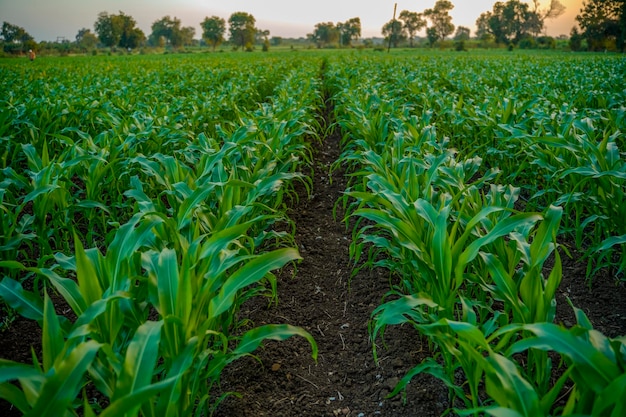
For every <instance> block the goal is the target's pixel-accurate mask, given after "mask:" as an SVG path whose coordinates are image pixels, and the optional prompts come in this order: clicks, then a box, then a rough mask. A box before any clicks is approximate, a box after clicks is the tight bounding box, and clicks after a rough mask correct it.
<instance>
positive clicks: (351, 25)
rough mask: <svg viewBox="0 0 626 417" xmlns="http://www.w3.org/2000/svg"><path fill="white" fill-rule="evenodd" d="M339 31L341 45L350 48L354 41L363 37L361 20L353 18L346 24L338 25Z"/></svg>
mask: <svg viewBox="0 0 626 417" xmlns="http://www.w3.org/2000/svg"><path fill="white" fill-rule="evenodd" d="M337 30H338V31H339V41H340V43H341V45H345V46H350V45H351V44H352V41H353V40H357V39H359V38H360V37H361V19H360V18H358V17H353V18H352V19H350V20H348V21H346V22H344V23H337Z"/></svg>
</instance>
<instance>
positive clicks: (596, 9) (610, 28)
mask: <svg viewBox="0 0 626 417" xmlns="http://www.w3.org/2000/svg"><path fill="white" fill-rule="evenodd" d="M576 20H577V21H578V24H579V25H580V28H581V31H582V33H581V34H580V36H581V37H582V38H584V39H586V40H587V47H588V49H589V50H591V51H601V50H606V49H617V50H620V51H624V50H625V41H626V39H625V38H626V1H625V0H589V1H587V2H585V3H583V8H582V9H581V10H580V14H579V15H578V16H576ZM577 34H578V33H577V32H576V35H577Z"/></svg>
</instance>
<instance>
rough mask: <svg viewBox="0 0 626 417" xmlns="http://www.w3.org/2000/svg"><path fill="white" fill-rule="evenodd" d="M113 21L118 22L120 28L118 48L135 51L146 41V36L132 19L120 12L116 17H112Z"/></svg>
mask: <svg viewBox="0 0 626 417" xmlns="http://www.w3.org/2000/svg"><path fill="white" fill-rule="evenodd" d="M114 20H117V21H119V23H118V24H119V25H120V26H121V27H122V34H121V36H120V41H119V46H120V47H122V48H131V49H135V48H137V47H138V46H141V45H142V44H143V43H144V42H145V41H146V35H144V33H143V31H142V30H141V29H139V28H138V27H136V25H137V22H135V19H133V18H132V17H130V16H128V15H125V14H124V13H122V12H120V14H119V15H118V16H115V17H114Z"/></svg>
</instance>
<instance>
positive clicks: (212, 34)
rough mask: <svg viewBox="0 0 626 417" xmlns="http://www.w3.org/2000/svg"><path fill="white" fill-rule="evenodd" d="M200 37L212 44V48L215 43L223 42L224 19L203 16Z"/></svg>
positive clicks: (214, 46) (224, 31) (215, 45)
mask: <svg viewBox="0 0 626 417" xmlns="http://www.w3.org/2000/svg"><path fill="white" fill-rule="evenodd" d="M200 27H202V39H204V41H205V42H206V43H208V44H210V45H212V46H213V50H214V51H215V48H216V47H217V45H219V44H221V43H222V42H224V33H226V21H225V20H224V19H222V18H221V17H218V16H211V17H205V18H204V20H203V21H202V23H200Z"/></svg>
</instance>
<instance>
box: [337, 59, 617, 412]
mask: <svg viewBox="0 0 626 417" xmlns="http://www.w3.org/2000/svg"><path fill="white" fill-rule="evenodd" d="M625 72H626V61H624V60H623V59H592V58H588V59H585V60H578V59H571V58H569V59H565V60H556V59H554V58H549V57H547V58H538V57H534V58H531V59H528V57H526V58H525V59H519V58H518V59H511V60H508V59H507V60H504V59H484V60H483V59H476V58H458V59H449V58H446V59H443V58H432V57H430V58H428V59H416V60H408V59H407V60H405V61H402V62H397V61H394V62H392V61H374V62H372V61H368V60H364V61H363V62H358V63H354V62H351V63H350V64H347V63H346V62H344V61H338V62H336V63H334V64H333V65H331V66H330V69H329V75H328V77H327V79H328V83H329V86H328V88H329V89H330V90H331V91H333V93H334V97H335V117H336V119H337V124H338V126H340V128H341V131H342V134H343V149H344V153H343V155H342V157H341V160H340V161H339V162H338V163H341V164H344V165H346V166H347V167H348V169H349V171H350V172H351V182H350V184H349V187H348V189H347V191H346V194H345V197H344V199H343V205H344V207H345V208H346V210H347V213H348V217H347V219H346V220H348V219H352V220H353V221H350V222H348V223H347V224H349V225H351V227H353V229H352V230H353V237H354V239H353V243H352V246H351V256H352V257H353V259H354V261H355V262H359V261H363V263H362V264H363V265H364V266H370V267H374V266H377V267H385V268H388V269H389V270H391V271H392V272H394V273H395V274H396V275H398V276H399V283H397V284H396V285H395V286H394V287H393V288H392V290H391V291H390V292H389V293H388V295H387V297H386V299H385V300H384V302H383V304H382V305H381V306H379V307H378V308H377V309H376V310H375V311H374V313H373V317H372V318H373V320H372V325H371V335H372V337H373V338H374V339H375V338H377V337H384V332H385V329H386V328H387V327H388V326H390V325H402V324H405V325H410V326H412V327H413V328H415V329H416V330H417V331H418V332H419V333H420V335H422V336H423V337H425V338H427V340H428V342H429V345H430V347H431V348H432V349H433V351H434V352H435V355H434V356H433V357H432V358H429V359H427V360H425V361H424V362H422V363H420V364H417V365H416V366H415V367H414V368H413V369H412V370H411V371H410V372H409V373H408V374H407V375H406V376H405V377H404V378H403V379H402V380H401V382H400V383H399V384H398V385H397V387H396V389H395V391H394V392H393V393H392V394H397V393H399V392H400V391H401V390H403V389H404V388H405V387H406V386H407V384H409V382H410V381H411V379H412V378H413V377H415V376H416V375H417V374H420V373H428V374H431V375H433V376H435V377H437V378H439V379H440V380H442V381H443V382H444V383H445V385H446V386H447V387H448V388H449V391H450V396H451V400H452V404H454V405H455V406H456V407H457V409H456V412H458V413H459V414H461V415H473V414H484V413H486V414H489V415H494V416H504V415H507V416H543V415H546V416H547V415H554V414H558V415H594V416H601V415H607V416H619V415H623V414H624V413H626V402H625V401H624V398H626V338H624V337H622V338H614V339H610V338H607V337H606V336H604V335H603V334H602V333H600V332H598V331H596V330H594V329H593V327H592V325H591V323H590V322H589V320H588V318H587V317H586V315H585V314H584V313H583V311H582V310H579V309H577V308H576V307H575V306H572V308H574V310H575V315H576V317H577V324H576V325H574V326H573V327H572V328H569V329H567V328H564V327H562V326H559V325H557V324H555V323H554V319H555V311H556V292H557V289H558V287H559V284H560V282H561V278H562V268H561V256H562V254H563V253H566V254H567V253H568V248H574V249H576V250H579V251H581V252H582V253H584V260H583V261H584V262H586V263H587V265H588V267H587V272H588V277H589V279H592V277H593V275H594V274H595V273H596V272H597V271H598V270H600V269H602V268H604V270H606V269H608V270H609V271H610V272H612V273H614V274H615V278H616V280H618V279H620V278H622V279H623V272H624V268H625V266H626V251H625V250H624V243H625V242H626V229H625V227H626V223H624V219H625V218H626V212H625V211H624V210H625V209H626V206H625V205H624V201H626V200H625V198H624V197H625V195H624V193H626V163H625V162H624V153H623V152H620V149H622V150H623V148H624V145H625V143H624V142H625V141H624V132H625V131H626V118H625V117H626V107H624V103H626V83H625V82H624V78H623V74H624V73H625ZM560 243H562V244H560ZM374 356H375V357H376V350H375V351H374Z"/></svg>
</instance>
